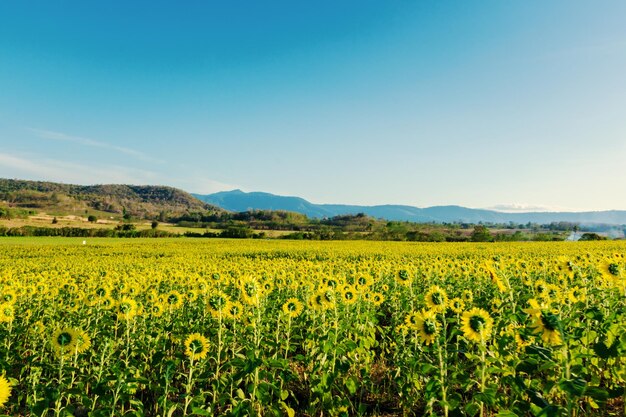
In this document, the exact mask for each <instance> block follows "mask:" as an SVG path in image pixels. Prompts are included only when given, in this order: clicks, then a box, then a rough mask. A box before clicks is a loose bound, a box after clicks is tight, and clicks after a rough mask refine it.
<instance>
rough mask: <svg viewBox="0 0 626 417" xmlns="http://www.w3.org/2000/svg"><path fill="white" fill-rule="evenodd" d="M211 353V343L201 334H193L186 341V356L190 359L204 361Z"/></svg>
mask: <svg viewBox="0 0 626 417" xmlns="http://www.w3.org/2000/svg"><path fill="white" fill-rule="evenodd" d="M208 352H209V341H208V340H207V338H206V337H204V336H202V335H201V334H200V333H193V334H190V335H189V336H187V339H185V355H187V357H188V358H189V359H192V360H196V359H204V358H206V357H207V354H208Z"/></svg>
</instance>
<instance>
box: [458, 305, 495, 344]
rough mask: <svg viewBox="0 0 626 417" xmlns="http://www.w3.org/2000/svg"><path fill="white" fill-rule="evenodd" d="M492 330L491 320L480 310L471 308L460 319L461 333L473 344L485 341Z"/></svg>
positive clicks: (486, 313) (487, 314)
mask: <svg viewBox="0 0 626 417" xmlns="http://www.w3.org/2000/svg"><path fill="white" fill-rule="evenodd" d="M492 329H493V319H492V318H491V316H490V315H489V313H488V312H486V311H485V310H483V309H482V308H476V307H475V308H472V309H471V310H469V311H466V312H465V313H463V316H462V317H461V331H463V334H464V335H465V337H466V338H467V339H469V340H471V341H473V342H477V343H479V342H481V341H484V340H487V339H488V338H489V336H490V335H491V330H492Z"/></svg>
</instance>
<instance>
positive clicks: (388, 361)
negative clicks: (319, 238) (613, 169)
mask: <svg viewBox="0 0 626 417" xmlns="http://www.w3.org/2000/svg"><path fill="white" fill-rule="evenodd" d="M83 240H84V239H82V238H79V239H69V238H67V239H60V238H27V239H21V238H4V239H0V414H2V413H4V414H5V415H7V416H122V415H127V416H163V417H167V416H183V415H205V416H210V415H233V416H240V415H241V416H243V415H263V416H266V415H267V416H273V415H276V416H280V415H285V416H294V415H302V416H347V415H363V416H405V415H406V416H414V415H415V416H422V415H438V416H498V417H513V416H546V417H553V416H624V415H626V404H625V402H624V399H625V398H626V390H625V386H626V359H624V358H626V271H625V270H626V258H625V254H626V244H625V243H624V242H595V243H580V242H579V243H518V244H417V243H415V244H411V243H394V242H386V243H383V242H318V243H312V242H293V241H262V240H219V239H211V240H204V239H202V240H191V239H182V238H181V239H158V240H157V239H132V240H123V239H87V240H86V244H83Z"/></svg>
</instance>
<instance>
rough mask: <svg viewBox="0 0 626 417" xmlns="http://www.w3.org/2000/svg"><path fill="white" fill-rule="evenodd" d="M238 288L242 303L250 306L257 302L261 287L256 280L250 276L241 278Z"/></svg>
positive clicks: (259, 297)
mask: <svg viewBox="0 0 626 417" xmlns="http://www.w3.org/2000/svg"><path fill="white" fill-rule="evenodd" d="M240 289H241V296H242V298H243V302H244V303H246V304H248V305H251V306H255V305H258V304H259V301H260V299H261V295H262V294H261V291H262V288H261V285H259V283H258V282H256V281H255V280H254V279H252V278H249V279H245V280H242V281H241V284H240Z"/></svg>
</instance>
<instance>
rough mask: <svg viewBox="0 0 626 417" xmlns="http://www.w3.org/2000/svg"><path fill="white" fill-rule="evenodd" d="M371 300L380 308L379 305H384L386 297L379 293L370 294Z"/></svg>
mask: <svg viewBox="0 0 626 417" xmlns="http://www.w3.org/2000/svg"><path fill="white" fill-rule="evenodd" d="M369 300H370V301H371V302H372V304H374V305H375V306H379V305H381V304H382V303H383V301H385V297H384V296H383V295H382V294H381V293H379V292H373V293H371V294H370V298H369Z"/></svg>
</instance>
